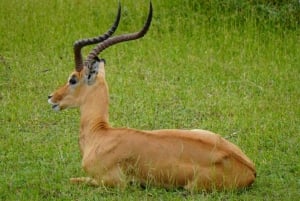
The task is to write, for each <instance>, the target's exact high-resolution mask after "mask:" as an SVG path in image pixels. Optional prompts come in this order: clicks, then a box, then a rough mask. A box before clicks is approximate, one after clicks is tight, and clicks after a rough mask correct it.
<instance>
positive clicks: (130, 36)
mask: <svg viewBox="0 0 300 201" xmlns="http://www.w3.org/2000/svg"><path fill="white" fill-rule="evenodd" d="M151 20H152V3H151V1H150V8H149V13H148V18H147V21H146V22H145V24H144V27H143V28H142V29H141V30H140V31H139V32H136V33H131V34H124V35H120V36H115V37H112V38H109V39H107V40H106V41H104V42H102V43H100V44H98V45H97V46H96V47H95V48H94V49H93V50H92V51H91V52H90V53H89V55H88V56H87V59H86V61H85V64H86V66H88V64H89V63H90V62H92V61H93V60H94V59H95V58H96V57H97V55H98V54H99V53H100V52H102V51H103V50H104V49H106V48H108V47H110V46H112V45H114V44H117V43H121V42H125V41H130V40H136V39H139V38H142V37H143V36H144V35H145V34H146V33H147V31H148V29H149V27H150V24H151Z"/></svg>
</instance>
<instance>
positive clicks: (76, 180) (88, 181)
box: [70, 177, 99, 186]
mask: <svg viewBox="0 0 300 201" xmlns="http://www.w3.org/2000/svg"><path fill="white" fill-rule="evenodd" d="M70 182H71V183H72V184H81V183H83V184H86V185H89V186H99V183H98V182H97V181H96V180H95V179H93V178H90V177H76V178H71V179H70Z"/></svg>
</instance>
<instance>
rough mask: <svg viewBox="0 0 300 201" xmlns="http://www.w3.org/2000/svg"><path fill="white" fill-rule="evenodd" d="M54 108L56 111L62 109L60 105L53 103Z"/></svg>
mask: <svg viewBox="0 0 300 201" xmlns="http://www.w3.org/2000/svg"><path fill="white" fill-rule="evenodd" d="M52 109H53V110H54V111H56V112H58V111H60V107H59V105H52Z"/></svg>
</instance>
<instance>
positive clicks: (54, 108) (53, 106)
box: [48, 98, 60, 111]
mask: <svg viewBox="0 0 300 201" xmlns="http://www.w3.org/2000/svg"><path fill="white" fill-rule="evenodd" d="M48 103H49V104H50V105H52V109H53V110H54V111H59V110H60V107H59V104H57V103H53V102H52V100H51V98H49V99H48Z"/></svg>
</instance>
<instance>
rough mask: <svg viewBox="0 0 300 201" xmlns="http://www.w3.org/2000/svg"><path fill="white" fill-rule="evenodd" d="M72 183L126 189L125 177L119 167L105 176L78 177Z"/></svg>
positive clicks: (72, 179) (71, 180)
mask: <svg viewBox="0 0 300 201" xmlns="http://www.w3.org/2000/svg"><path fill="white" fill-rule="evenodd" d="M70 182H71V183H73V184H80V183H83V184H87V185H90V186H105V187H120V188H124V187H125V186H126V183H127V182H126V179H125V176H124V175H123V174H122V172H121V170H120V169H119V167H115V168H113V169H111V170H110V171H109V172H106V174H105V175H102V176H98V177H97V178H90V177H77V178H71V179H70Z"/></svg>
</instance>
